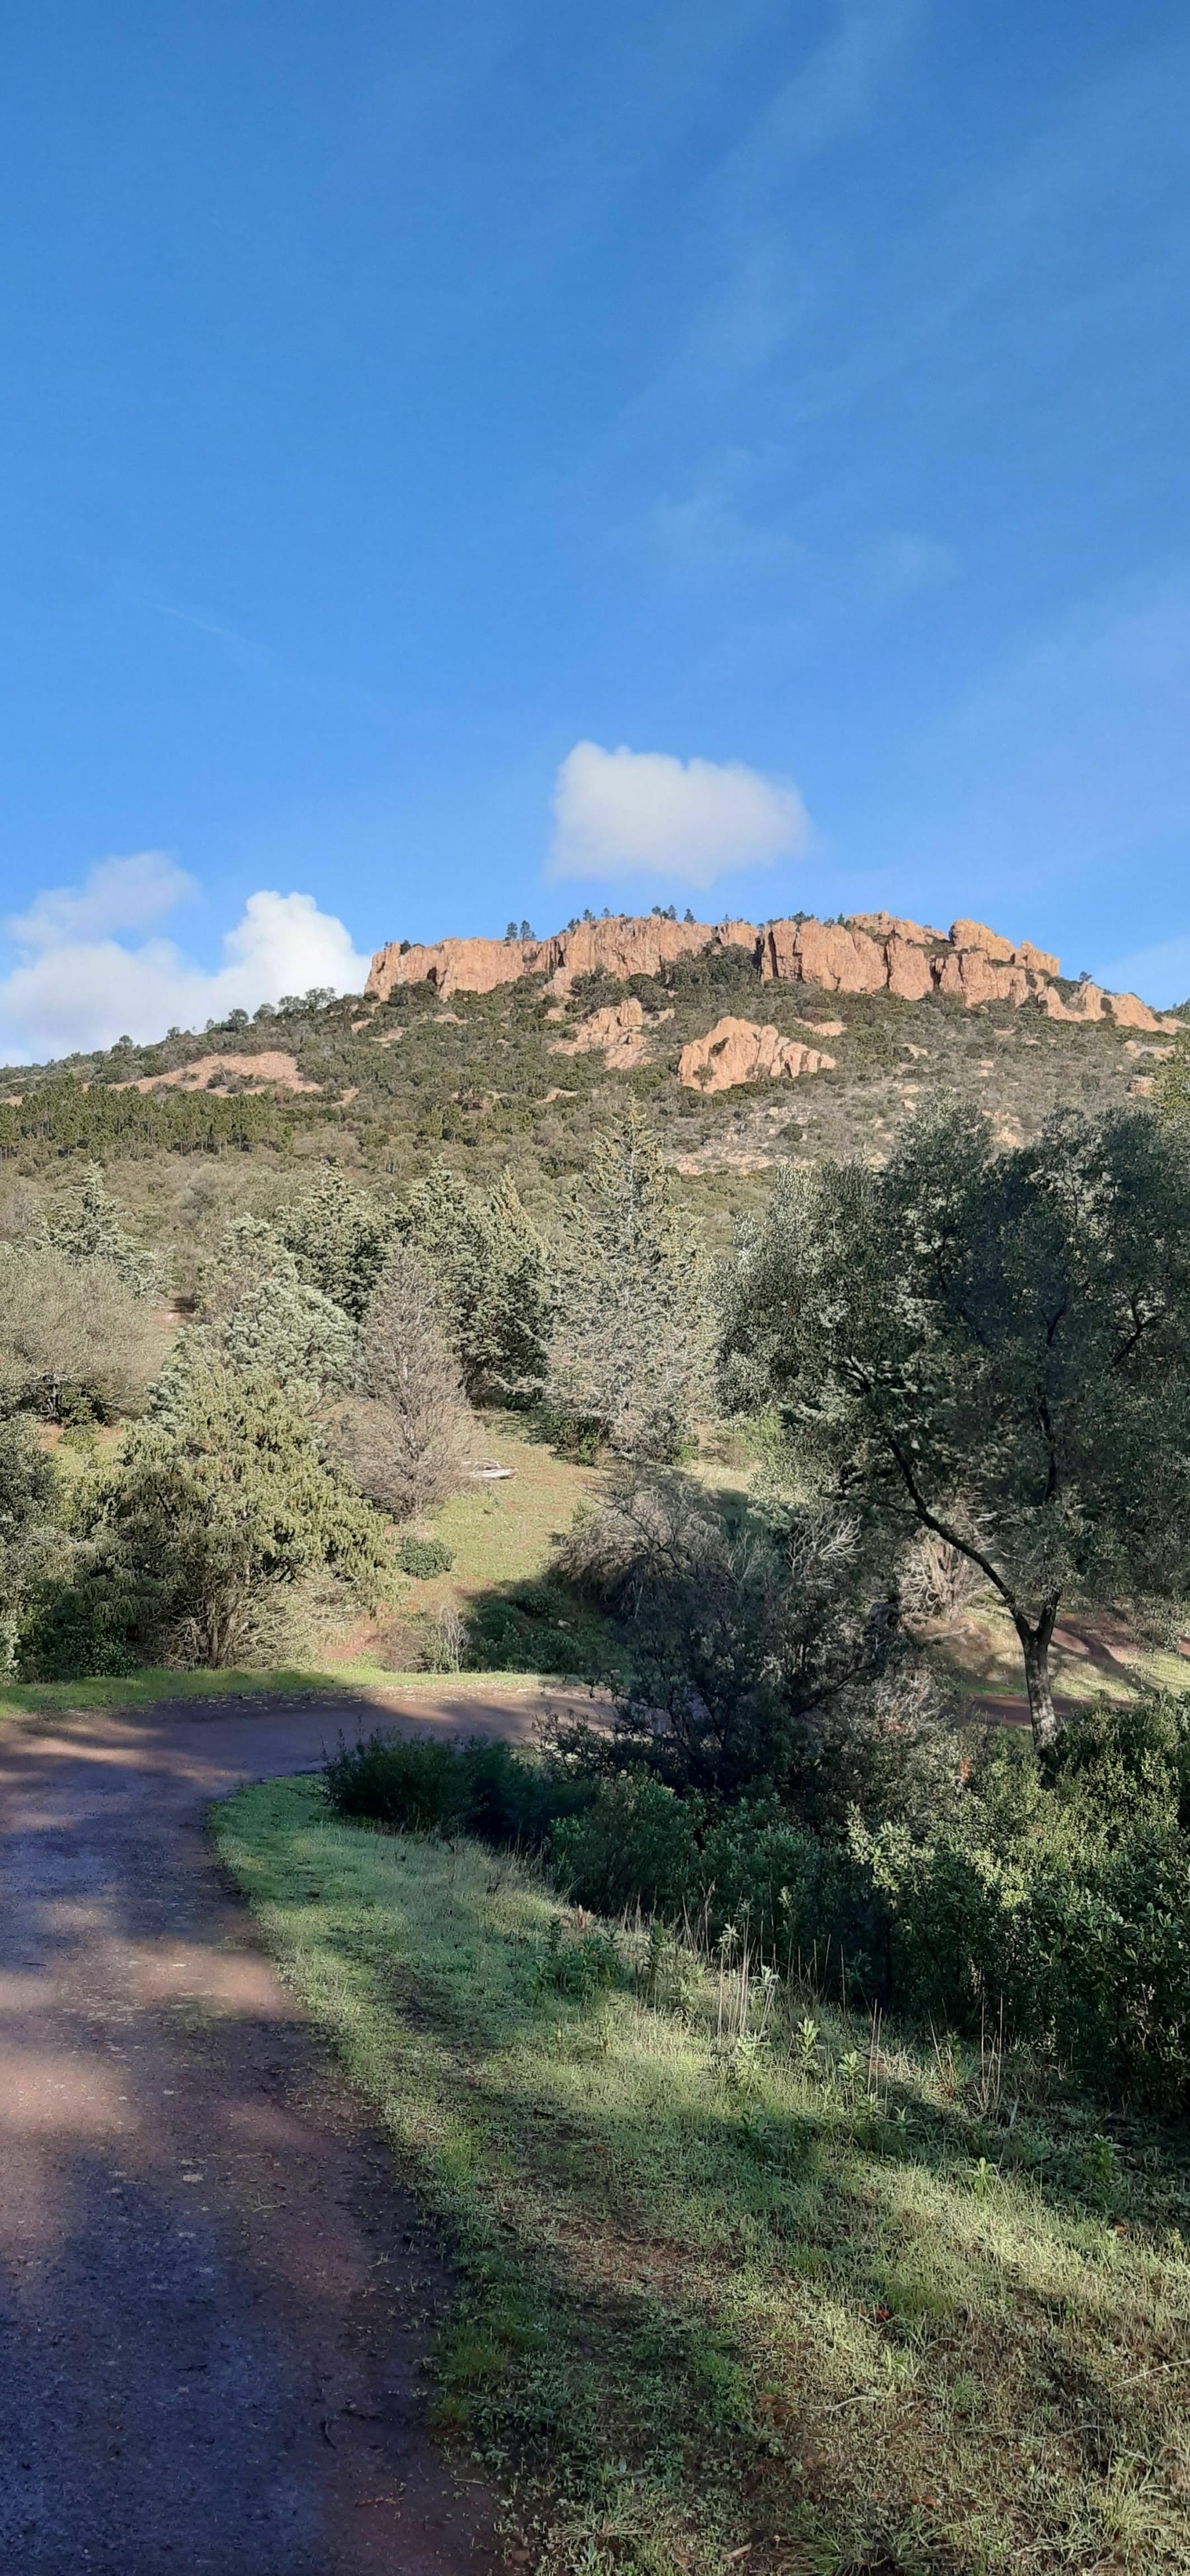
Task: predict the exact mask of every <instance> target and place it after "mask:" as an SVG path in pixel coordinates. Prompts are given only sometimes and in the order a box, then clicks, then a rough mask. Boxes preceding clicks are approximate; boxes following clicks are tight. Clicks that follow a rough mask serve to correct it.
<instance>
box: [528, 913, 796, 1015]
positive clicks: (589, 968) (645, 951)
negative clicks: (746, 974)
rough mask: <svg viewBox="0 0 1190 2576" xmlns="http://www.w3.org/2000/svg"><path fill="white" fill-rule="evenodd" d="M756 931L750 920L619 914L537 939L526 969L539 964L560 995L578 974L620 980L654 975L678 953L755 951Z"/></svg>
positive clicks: (551, 986)
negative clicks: (714, 922)
mask: <svg viewBox="0 0 1190 2576" xmlns="http://www.w3.org/2000/svg"><path fill="white" fill-rule="evenodd" d="M759 937H760V934H759V932H758V931H757V930H756V929H755V928H754V926H753V924H752V923H751V922H750V921H729V922H725V923H724V924H723V926H722V928H721V929H719V930H713V929H712V928H711V926H710V923H709V922H705V921H670V920H669V918H668V916H667V915H666V914H665V913H659V912H653V913H645V914H642V915H641V916H640V917H639V919H635V920H634V919H631V918H629V917H628V916H626V915H620V916H619V917H618V918H617V919H616V920H614V921H580V922H579V923H578V925H577V927H576V928H575V929H574V930H560V931H559V932H558V933H557V935H556V937H555V938H553V939H546V940H543V941H542V943H541V946H540V948H539V949H538V950H537V951H536V954H535V957H534V960H533V966H532V971H534V972H539V971H540V970H541V969H542V968H544V970H545V972H546V974H547V975H548V976H549V978H550V988H551V991H553V992H555V993H558V994H562V995H565V994H567V993H569V991H570V989H571V986H572V985H573V984H574V982H575V980H576V978H577V977H578V976H580V975H598V974H603V975H610V976H611V977H612V978H613V980H614V981H615V982H616V983H618V984H626V983H627V982H628V981H629V978H630V977H631V976H633V975H650V976H651V975H659V974H660V973H661V971H662V969H663V967H666V966H672V965H673V964H674V963H675V961H676V960H677V959H678V958H679V957H700V956H702V955H703V953H704V951H705V950H706V949H708V948H745V949H750V950H751V951H752V953H753V955H755V952H756V948H757V944H758V941H759Z"/></svg>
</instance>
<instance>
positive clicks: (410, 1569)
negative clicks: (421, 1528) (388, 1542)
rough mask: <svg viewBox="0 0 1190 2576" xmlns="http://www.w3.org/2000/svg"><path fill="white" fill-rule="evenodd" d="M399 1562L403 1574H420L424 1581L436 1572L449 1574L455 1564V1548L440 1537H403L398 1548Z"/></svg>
mask: <svg viewBox="0 0 1190 2576" xmlns="http://www.w3.org/2000/svg"><path fill="white" fill-rule="evenodd" d="M397 1563H398V1565H399V1566H400V1569H401V1572H402V1574H412V1575H416V1576H418V1577H419V1578H420V1579H421V1580H422V1581H423V1582H425V1581H428V1579H429V1577H430V1576H431V1575H434V1574H449V1572H450V1569H451V1567H452V1565H453V1564H454V1553H453V1550H452V1549H450V1548H449V1547H447V1545H446V1542H445V1540H444V1539H440V1538H414V1537H412V1536H409V1537H407V1538H403V1539H402V1540H401V1541H400V1544H399V1546H398V1548H397Z"/></svg>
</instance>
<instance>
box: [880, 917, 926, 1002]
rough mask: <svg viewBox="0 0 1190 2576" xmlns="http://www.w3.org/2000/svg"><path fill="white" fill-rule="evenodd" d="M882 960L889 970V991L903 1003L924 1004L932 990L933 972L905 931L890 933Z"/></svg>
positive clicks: (922, 948) (923, 954)
mask: <svg viewBox="0 0 1190 2576" xmlns="http://www.w3.org/2000/svg"><path fill="white" fill-rule="evenodd" d="M884 960H885V965H886V967H887V969H888V989H889V992H890V993H898V994H899V995H900V998H901V1000H902V1001H903V1002H921V1001H924V999H925V996H926V994H927V993H932V992H933V990H934V972H933V967H932V964H931V961H930V958H929V956H928V955H927V953H926V950H925V948H924V947H923V946H922V944H921V942H920V941H919V940H915V939H909V938H908V937H907V936H906V935H905V929H903V928H901V927H898V928H897V929H896V930H894V931H892V932H891V934H890V936H889V937H888V938H887V939H886V940H885V943H884Z"/></svg>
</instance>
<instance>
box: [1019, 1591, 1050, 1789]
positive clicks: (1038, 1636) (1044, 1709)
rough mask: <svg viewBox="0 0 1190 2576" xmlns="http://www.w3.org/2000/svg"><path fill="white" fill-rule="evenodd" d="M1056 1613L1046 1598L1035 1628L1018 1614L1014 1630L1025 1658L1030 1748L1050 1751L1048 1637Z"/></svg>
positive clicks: (1040, 1751)
mask: <svg viewBox="0 0 1190 2576" xmlns="http://www.w3.org/2000/svg"><path fill="white" fill-rule="evenodd" d="M1057 1615H1058V1604H1057V1602H1056V1601H1047V1602H1046V1604H1045V1607H1044V1609H1043V1610H1042V1613H1041V1616H1040V1618H1039V1620H1038V1622H1037V1625H1036V1627H1035V1628H1031V1627H1030V1625H1029V1622H1028V1620H1027V1619H1025V1618H1023V1617H1021V1616H1020V1615H1019V1614H1018V1617H1017V1620H1016V1632H1017V1635H1018V1637H1019V1638H1020V1641H1021V1652H1022V1654H1023V1656H1024V1658H1025V1688H1026V1690H1027V1691H1028V1694H1029V1719H1030V1723H1031V1725H1032V1728H1033V1745H1034V1750H1035V1751H1036V1752H1038V1753H1052V1751H1053V1748H1054V1746H1055V1744H1056V1743H1057V1741H1058V1717H1057V1711H1056V1709H1055V1707H1054V1695H1053V1692H1052V1690H1051V1689H1050V1639H1051V1637H1052V1636H1053V1633H1054V1621H1055V1619H1056V1618H1057Z"/></svg>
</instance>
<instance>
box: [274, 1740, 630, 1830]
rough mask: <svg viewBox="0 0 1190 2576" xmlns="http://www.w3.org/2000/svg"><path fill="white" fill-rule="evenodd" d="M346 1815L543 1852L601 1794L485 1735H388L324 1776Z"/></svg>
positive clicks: (349, 1751)
mask: <svg viewBox="0 0 1190 2576" xmlns="http://www.w3.org/2000/svg"><path fill="white" fill-rule="evenodd" d="M323 1778H324V1781H325V1784H326V1792H327V1796H328V1798H329V1799H330V1802H331V1805H332V1806H333V1807H334V1808H335V1809H336V1810H337V1812H338V1814H339V1815H341V1816H359V1817H369V1818H371V1819H372V1820H373V1821H374V1822H375V1823H377V1824H383V1825H388V1826H390V1827H391V1828H392V1829H393V1830H394V1831H395V1832H400V1833H421V1834H426V1833H429V1834H435V1833H436V1834H450V1833H469V1834H474V1835H476V1836H477V1838H478V1839H479V1840H480V1841H481V1842H488V1843H493V1844H495V1845H496V1846H497V1847H498V1848H502V1847H511V1846H518V1845H519V1846H520V1847H522V1848H524V1849H526V1850H534V1851H540V1850H541V1849H542V1848H543V1847H544V1845H545V1844H546V1843H547V1842H548V1839H549V1836H550V1834H551V1832H552V1830H553V1828H554V1826H555V1824H556V1823H557V1822H558V1820H559V1818H562V1817H565V1816H567V1815H570V1814H572V1813H574V1812H575V1810H576V1809H577V1808H578V1807H580V1806H581V1805H583V1804H585V1803H586V1802H587V1801H589V1799H590V1798H591V1796H592V1795H593V1794H594V1793H593V1790H592V1788H591V1787H590V1786H589V1785H588V1783H587V1782H586V1781H585V1780H583V1779H581V1778H578V1777H575V1776H574V1775H573V1774H571V1773H569V1772H568V1771H566V1770H565V1769H564V1767H563V1766H562V1765H561V1764H560V1763H547V1762H530V1761H525V1760H523V1759H520V1758H519V1757H518V1756H517V1755H516V1754H515V1753H513V1752H512V1751H511V1750H510V1748H509V1746H508V1745H507V1744H499V1743H493V1742H491V1741H489V1739H488V1738H487V1737H486V1736H479V1735H477V1736H472V1737H471V1738H470V1739H469V1740H468V1741H467V1742H466V1743H462V1744H460V1743H457V1742H455V1743H446V1744H443V1743H427V1742H425V1741H423V1740H422V1739H421V1738H418V1737H413V1738H410V1737H404V1736H394V1735H382V1734H381V1733H380V1731H379V1730H377V1731H376V1733H375V1734H373V1735H370V1736H368V1737H367V1738H366V1739H365V1740H364V1741H363V1742H361V1743H359V1744H354V1745H347V1744H346V1743H344V1742H343V1740H342V1739H340V1743H339V1750H338V1752H337V1753H336V1754H334V1755H333V1756H332V1758H331V1760H330V1761H329V1762H328V1763H327V1764H326V1766H325V1770H324V1773H323Z"/></svg>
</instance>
